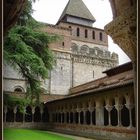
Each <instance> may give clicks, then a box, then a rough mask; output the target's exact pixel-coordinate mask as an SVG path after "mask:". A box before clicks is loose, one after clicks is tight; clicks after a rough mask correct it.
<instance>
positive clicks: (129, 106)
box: [125, 104, 135, 128]
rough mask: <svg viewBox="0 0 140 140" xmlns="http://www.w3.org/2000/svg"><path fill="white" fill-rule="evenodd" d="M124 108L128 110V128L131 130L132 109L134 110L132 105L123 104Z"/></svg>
mask: <svg viewBox="0 0 140 140" xmlns="http://www.w3.org/2000/svg"><path fill="white" fill-rule="evenodd" d="M125 106H126V107H127V108H128V110H129V119H130V124H129V127H128V128H132V127H133V125H132V112H131V111H132V109H133V108H134V106H135V105H134V104H125Z"/></svg>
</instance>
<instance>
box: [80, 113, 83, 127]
mask: <svg viewBox="0 0 140 140" xmlns="http://www.w3.org/2000/svg"><path fill="white" fill-rule="evenodd" d="M83 123H84V112H83V111H81V112H80V124H83Z"/></svg>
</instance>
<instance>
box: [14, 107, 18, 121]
mask: <svg viewBox="0 0 140 140" xmlns="http://www.w3.org/2000/svg"><path fill="white" fill-rule="evenodd" d="M13 112H14V122H15V121H16V113H17V106H15V107H14V110H13Z"/></svg>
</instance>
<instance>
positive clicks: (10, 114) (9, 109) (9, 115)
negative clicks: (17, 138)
mask: <svg viewBox="0 0 140 140" xmlns="http://www.w3.org/2000/svg"><path fill="white" fill-rule="evenodd" d="M6 122H14V109H13V108H12V107H7V113H6Z"/></svg>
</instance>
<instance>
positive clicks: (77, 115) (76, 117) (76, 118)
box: [75, 112, 79, 124]
mask: <svg viewBox="0 0 140 140" xmlns="http://www.w3.org/2000/svg"><path fill="white" fill-rule="evenodd" d="M78 117H79V114H78V112H75V123H76V124H78Z"/></svg>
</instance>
